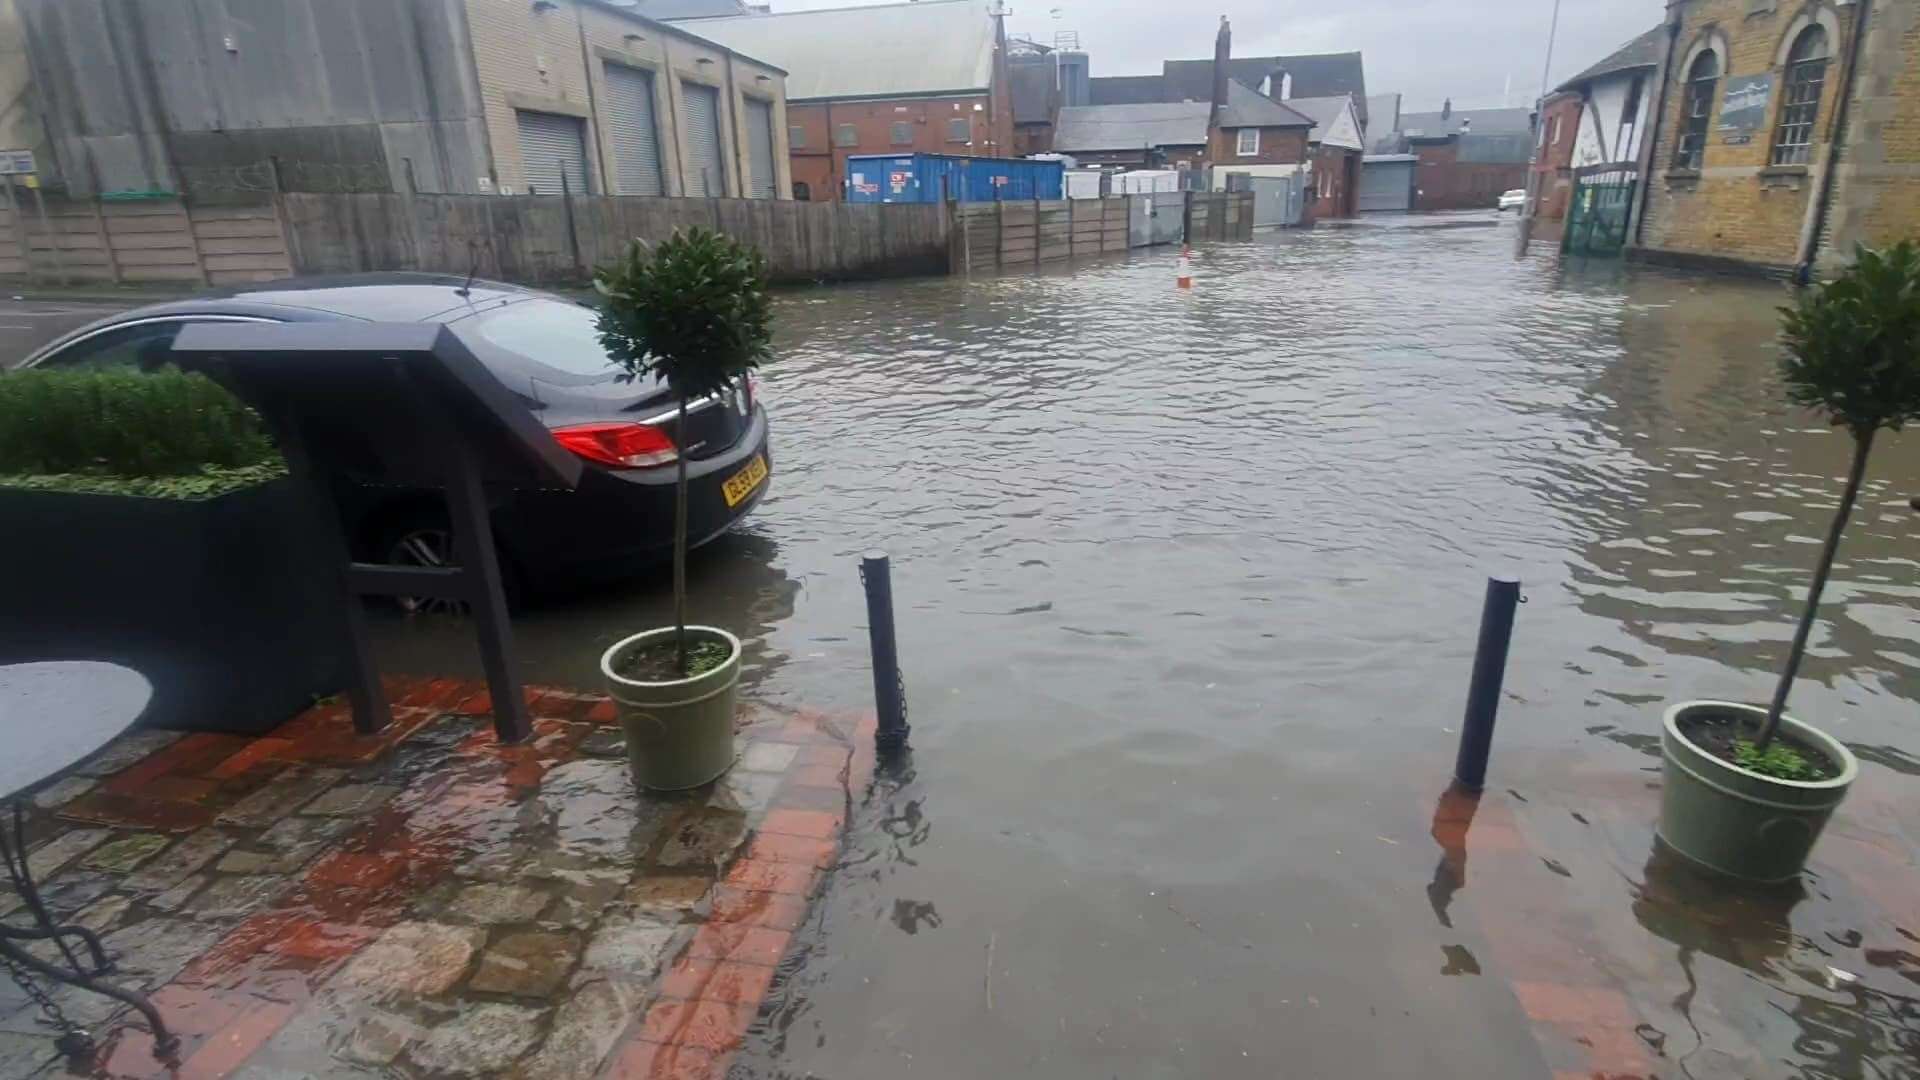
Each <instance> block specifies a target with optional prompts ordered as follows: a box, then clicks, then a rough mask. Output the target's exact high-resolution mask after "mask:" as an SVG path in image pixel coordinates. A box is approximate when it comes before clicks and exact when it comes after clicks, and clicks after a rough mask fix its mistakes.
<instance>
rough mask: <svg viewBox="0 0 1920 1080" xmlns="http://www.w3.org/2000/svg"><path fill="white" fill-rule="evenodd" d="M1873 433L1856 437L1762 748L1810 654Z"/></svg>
mask: <svg viewBox="0 0 1920 1080" xmlns="http://www.w3.org/2000/svg"><path fill="white" fill-rule="evenodd" d="M1873 436H1874V432H1872V431H1868V432H1867V433H1866V434H1865V435H1855V436H1854V437H1853V469H1852V471H1850V472H1848V473H1847V490H1846V492H1845V493H1844V494H1842V495H1841V496H1840V510H1839V512H1838V513H1836V514H1834V515H1833V528H1832V529H1830V530H1828V532H1827V543H1826V546H1825V547H1823V548H1821V549H1820V567H1819V569H1817V570H1815V571H1814V574H1813V587H1812V588H1810V589H1808V590H1807V609H1806V611H1805V612H1803V613H1802V614H1801V616H1800V628H1799V629H1798V630H1795V631H1794V634H1793V648H1792V649H1791V650H1790V651H1788V653H1787V667H1786V670H1784V671H1782V672H1781V673H1780V686H1779V688H1778V689H1776V690H1775V691H1774V692H1773V705H1772V707H1770V708H1769V709H1767V725H1766V727H1765V728H1763V729H1761V732H1760V741H1759V744H1758V745H1759V748H1760V749H1762V750H1765V749H1766V748H1767V747H1768V746H1771V745H1772V744H1773V739H1774V736H1775V735H1778V734H1779V733H1780V717H1781V715H1782V714H1783V713H1785V712H1786V711H1787V695H1788V694H1789V693H1791V692H1792V690H1793V680H1794V677H1795V676H1796V675H1798V674H1799V673H1800V661H1801V660H1804V659H1805V658H1806V655H1807V638H1808V637H1809V636H1811V635H1812V633H1813V620H1814V616H1816V615H1817V614H1819V611H1820V594H1821V593H1823V592H1825V591H1826V589H1827V578H1828V576H1829V575H1831V574H1832V573H1833V559H1834V556H1835V555H1838V554H1839V553H1840V534H1841V533H1844V532H1846V531H1847V519H1848V518H1851V517H1852V516H1853V504H1854V503H1855V502H1856V501H1858V500H1859V498H1860V481H1861V479H1862V478H1863V477H1865V476H1866V474H1867V455H1868V454H1869V453H1871V452H1872V450H1873Z"/></svg>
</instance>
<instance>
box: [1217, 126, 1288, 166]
mask: <svg viewBox="0 0 1920 1080" xmlns="http://www.w3.org/2000/svg"><path fill="white" fill-rule="evenodd" d="M1307 130H1308V129H1306V128H1271V127H1270V128H1261V129H1260V152H1259V153H1258V154H1255V155H1253V156H1251V157H1241V156H1240V155H1239V154H1238V153H1237V152H1236V151H1237V150H1238V149H1239V145H1238V144H1239V138H1240V134H1239V129H1237V128H1220V129H1218V130H1216V131H1214V132H1212V137H1211V138H1210V139H1209V140H1208V142H1207V152H1208V156H1209V157H1210V158H1211V160H1212V161H1213V163H1214V164H1215V165H1218V166H1221V167H1222V168H1228V167H1231V166H1234V165H1292V164H1294V163H1295V162H1300V161H1305V160H1307Z"/></svg>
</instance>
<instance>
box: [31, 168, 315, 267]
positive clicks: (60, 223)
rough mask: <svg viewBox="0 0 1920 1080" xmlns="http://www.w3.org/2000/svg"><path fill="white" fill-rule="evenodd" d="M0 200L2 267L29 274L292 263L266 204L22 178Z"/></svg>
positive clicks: (269, 207)
mask: <svg viewBox="0 0 1920 1080" xmlns="http://www.w3.org/2000/svg"><path fill="white" fill-rule="evenodd" d="M10 194H11V196H12V198H10V199H9V200H7V201H6V202H5V204H4V205H0V277H9V278H24V279H26V280H27V281H29V282H33V283H36V284H61V285H68V284H75V283H79V282H113V283H115V284H121V283H133V284H139V283H151V282H169V281H181V282H193V283H198V284H202V285H225V284H232V283H236V282H244V281H259V280H266V279H271V278H278V277H286V276H287V275H288V274H290V273H292V272H293V265H292V263H291V262H290V261H289V260H288V258H287V247H286V240H285V237H284V235H283V234H282V232H281V228H280V220H279V218H278V216H277V215H276V214H275V212H274V207H273V206H272V204H270V203H269V204H263V205H259V206H191V207H190V206H187V205H185V204H183V203H181V202H179V201H178V200H175V199H141V200H128V201H115V200H111V199H109V200H95V199H87V200H78V199H67V198H64V197H61V196H58V195H50V194H46V193H43V192H38V191H30V190H28V189H26V188H22V187H14V188H12V190H11V192H10Z"/></svg>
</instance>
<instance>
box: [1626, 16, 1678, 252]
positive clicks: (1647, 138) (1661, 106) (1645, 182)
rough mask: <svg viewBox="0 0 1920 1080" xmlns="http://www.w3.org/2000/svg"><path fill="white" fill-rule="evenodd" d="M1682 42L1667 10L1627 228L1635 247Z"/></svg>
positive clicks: (1644, 217) (1641, 231)
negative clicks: (1657, 85)
mask: <svg viewBox="0 0 1920 1080" xmlns="http://www.w3.org/2000/svg"><path fill="white" fill-rule="evenodd" d="M1679 43H1680V19H1679V18H1678V17H1677V16H1676V15H1675V14H1674V13H1673V11H1672V10H1671V9H1669V10H1668V12H1667V52H1666V55H1665V56H1662V57H1661V58H1660V94H1659V96H1658V97H1656V98H1655V99H1654V102H1653V123H1651V124H1648V125H1647V133H1646V134H1645V135H1643V136H1641V138H1640V190H1639V191H1637V192H1635V193H1634V196H1633V224H1632V227H1631V228H1629V229H1628V230H1627V231H1628V232H1629V233H1631V234H1632V236H1633V242H1632V246H1633V247H1639V246H1640V241H1641V240H1642V239H1643V238H1644V237H1645V234H1646V224H1647V192H1648V191H1650V190H1651V189H1652V188H1653V155H1654V150H1655V148H1656V147H1658V146H1659V145H1660V124H1661V121H1663V120H1665V119H1666V118H1667V87H1669V86H1671V85H1672V84H1673V54H1674V46H1676V45H1678V44H1679Z"/></svg>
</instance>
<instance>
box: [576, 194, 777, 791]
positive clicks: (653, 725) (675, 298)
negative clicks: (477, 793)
mask: <svg viewBox="0 0 1920 1080" xmlns="http://www.w3.org/2000/svg"><path fill="white" fill-rule="evenodd" d="M593 283H594V288H595V289H597V290H598V291H599V292H600V295H601V296H602V297H604V298H605V307H604V309H603V310H602V312H601V314H600V341H601V343H602V344H603V345H604V346H605V347H606V350H607V354H608V355H609V356H611V357H612V358H613V359H614V362H615V363H617V364H619V365H620V366H621V367H622V368H624V369H626V371H627V373H628V375H629V376H630V377H633V378H658V379H660V380H661V381H663V382H665V383H666V385H667V389H668V390H669V391H670V392H671V393H672V395H673V397H674V400H675V401H676V403H677V404H678V415H679V419H678V421H677V422H676V424H675V428H674V438H675V440H676V441H679V432H681V431H684V430H685V428H686V419H687V404H688V402H691V401H697V400H699V399H701V398H704V397H706V396H708V395H710V394H717V393H720V392H722V391H724V390H726V389H727V388H728V387H729V386H731V385H733V384H734V383H736V382H737V381H738V380H740V379H744V378H746V377H747V373H748V372H750V371H752V370H753V369H754V368H756V367H758V366H759V365H760V362H761V361H762V360H764V359H765V358H766V356H767V347H768V344H769V342H770V341H771V339H772V334H771V332H770V330H769V323H770V320H771V316H772V304H771V300H770V298H769V297H768V295H767V265H766V260H765V259H764V258H763V257H762V256H761V254H760V252H759V251H757V250H755V249H754V248H751V247H746V246H744V245H741V244H737V243H735V242H734V241H733V240H732V239H730V238H728V237H726V236H724V235H722V234H720V233H716V232H711V231H709V230H706V229H700V228H696V229H693V230H691V231H688V232H684V233H682V232H675V233H674V234H673V236H672V237H671V238H670V239H668V240H667V241H665V242H664V243H662V244H660V245H659V247H658V248H654V249H649V248H648V247H647V246H645V245H644V244H642V243H641V242H639V241H637V240H636V241H635V242H634V243H633V244H632V245H631V246H630V247H629V248H628V249H627V251H626V253H625V254H624V255H622V256H621V257H620V258H619V259H618V260H616V261H615V262H614V263H612V264H611V265H609V266H605V267H602V268H600V269H599V270H598V271H596V272H595V274H594V281H593ZM677 462H678V464H677V468H678V475H677V477H676V482H675V497H674V529H673V625H672V626H670V627H663V628H661V629H658V630H648V631H645V632H644V633H639V634H635V635H634V636H632V637H630V638H627V639H626V640H624V641H620V642H617V643H615V644H614V646H613V647H612V648H610V649H608V650H607V651H606V652H605V653H604V654H603V655H602V656H601V657H600V673H601V676H602V677H603V678H604V679H605V680H606V683H607V691H608V694H609V695H610V696H611V697H612V698H613V700H614V702H615V703H616V705H617V707H618V708H619V710H620V716H621V724H622V726H623V727H625V729H626V733H627V757H628V760H629V763H630V764H631V765H632V768H633V778H634V782H635V783H636V784H638V785H640V786H641V787H643V788H651V789H653V790H657V791H677V790H681V789H684V788H690V787H697V786H699V785H701V784H704V783H707V782H708V781H710V780H713V779H714V778H715V777H718V776H719V775H720V774H721V773H724V772H726V771H727V769H728V767H730V766H731V765H732V764H733V715H734V696H735V687H736V686H737V685H738V683H739V680H740V640H739V639H738V638H736V637H734V636H733V635H732V634H729V633H727V632H726V631H725V630H721V629H718V628H716V627H711V626H688V625H687V459H686V456H685V455H678V456H677Z"/></svg>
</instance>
